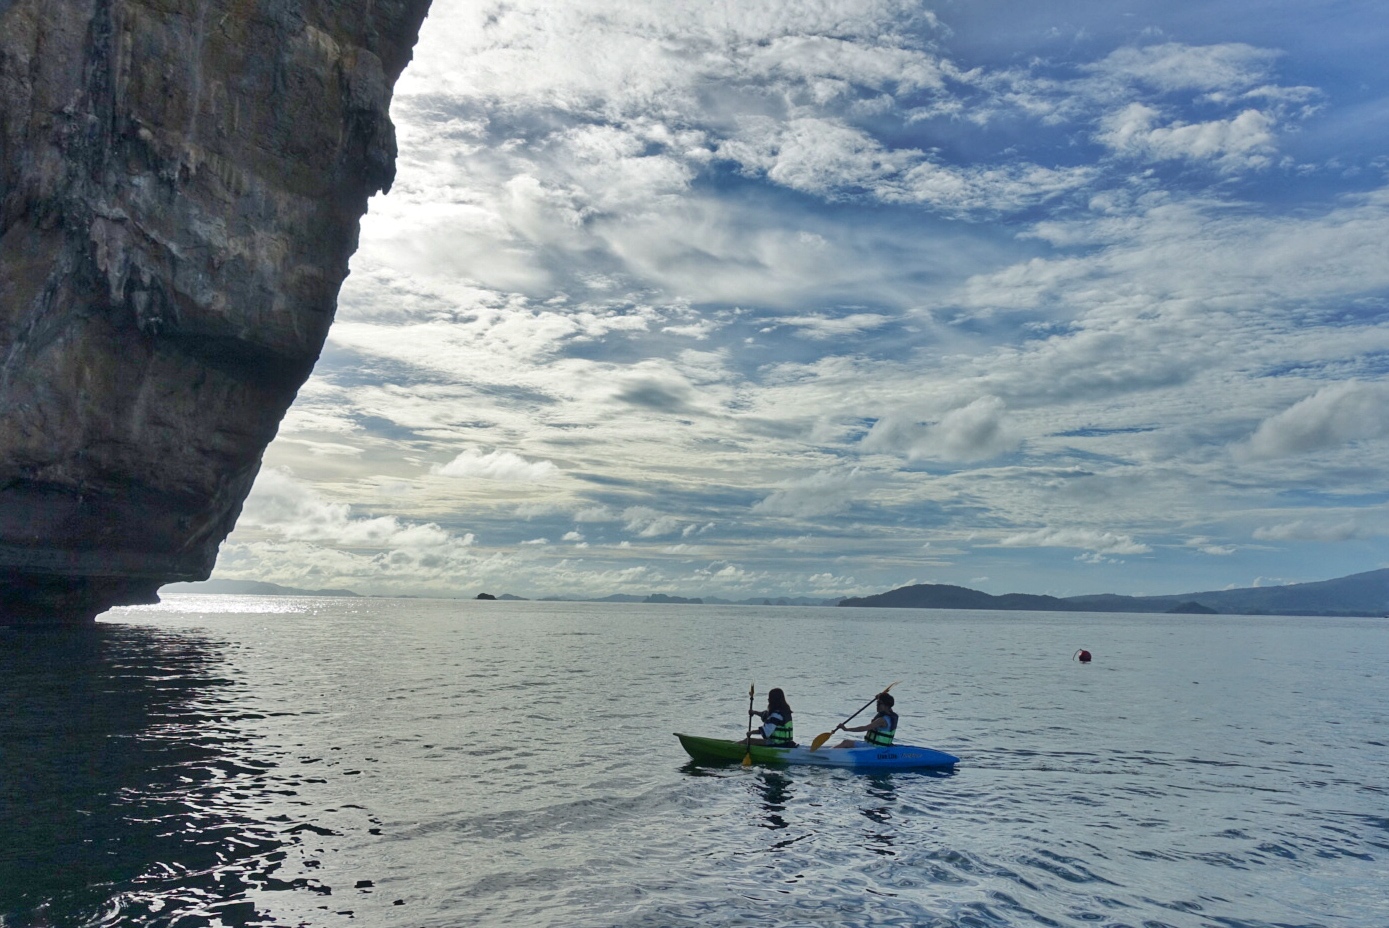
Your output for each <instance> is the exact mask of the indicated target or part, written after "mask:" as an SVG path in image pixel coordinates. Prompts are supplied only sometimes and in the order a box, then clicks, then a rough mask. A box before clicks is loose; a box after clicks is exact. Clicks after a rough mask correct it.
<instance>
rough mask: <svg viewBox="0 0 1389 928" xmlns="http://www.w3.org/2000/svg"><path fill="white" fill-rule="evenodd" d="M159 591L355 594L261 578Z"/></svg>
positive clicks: (170, 585) (168, 587) (175, 586)
mask: <svg viewBox="0 0 1389 928" xmlns="http://www.w3.org/2000/svg"><path fill="white" fill-rule="evenodd" d="M159 592H160V593H164V594H178V593H197V594H204V595H212V596H357V595H358V594H356V593H354V592H352V591H351V590H301V589H299V588H297V587H292V586H280V585H279V584H278V583H266V582H264V581H263V580H200V581H198V582H197V583H168V584H165V585H164V586H162V587H160V588H159Z"/></svg>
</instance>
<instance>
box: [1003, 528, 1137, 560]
mask: <svg viewBox="0 0 1389 928" xmlns="http://www.w3.org/2000/svg"><path fill="white" fill-rule="evenodd" d="M998 544H999V545H1000V546H1001V547H1004V548H1084V549H1086V550H1087V551H1090V552H1092V553H1093V554H1147V553H1148V552H1150V551H1152V548H1150V547H1149V546H1147V545H1145V544H1143V543H1142V542H1137V541H1134V540H1133V538H1132V537H1131V536H1129V535H1125V534H1122V533H1119V532H1105V531H1099V530H1096V529H1086V528H1059V529H1058V528H1043V529H1037V530H1036V531H1033V532H1022V533H1019V534H1017V535H1009V536H1008V537H1006V538H1004V539H1002V540H1001V541H999V543H998Z"/></svg>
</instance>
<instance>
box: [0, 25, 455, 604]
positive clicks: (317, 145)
mask: <svg viewBox="0 0 1389 928" xmlns="http://www.w3.org/2000/svg"><path fill="white" fill-rule="evenodd" d="M428 5H429V2H428V0H0V624H16V623H26V622H87V621H90V620H91V619H92V618H93V617H94V616H95V615H96V614H97V613H99V612H101V611H103V610H105V609H107V608H109V607H110V606H112V605H117V604H124V603H139V602H152V601H155V591H156V590H157V589H158V588H159V586H160V585H161V584H163V583H167V582H170V581H174V580H195V579H203V578H205V577H207V576H208V574H209V573H210V572H211V569H212V565H213V562H214V560H215V558H216V554H217V548H218V546H219V545H220V544H221V542H222V540H223V538H225V537H226V535H227V533H228V532H230V531H231V529H232V527H233V525H234V524H235V522H236V518H237V516H238V515H239V513H240V510H241V504H242V501H243V500H244V499H245V497H246V494H247V493H248V492H249V490H250V488H251V483H252V481H253V480H254V479H255V476H256V472H257V470H258V469H259V467H260V460H261V455H262V453H263V452H264V450H265V446H266V445H267V444H268V443H269V442H270V440H271V439H272V438H273V437H274V435H275V432H276V429H277V427H278V425H279V422H280V419H281V418H282V417H283V415H284V413H285V411H286V410H287V409H288V408H289V405H290V403H291V402H292V401H293V400H294V396H295V393H296V392H297V391H298V389H299V387H300V386H301V385H302V384H303V382H304V380H305V379H306V378H307V377H308V375H309V373H310V371H311V370H312V369H313V365H314V362H315V361H316V360H317V358H318V354H319V352H320V350H321V349H322V346H323V340H324V338H325V336H326V335H327V332H328V326H329V324H330V322H331V321H332V318H333V313H334V309H335V307H336V303H337V295H338V289H339V287H340V286H341V284H342V281H343V278H344V277H345V276H346V275H347V265H348V259H349V257H350V256H351V255H352V253H353V251H354V250H355V249H356V246H357V230H358V222H359V220H360V218H361V216H362V214H363V213H364V212H365V211H366V205H367V199H368V197H370V196H371V195H372V194H373V193H375V192H377V191H378V190H385V189H388V188H389V186H390V184H391V180H392V178H393V176H394V170H395V151H396V149H395V136H394V131H393V129H392V126H391V123H390V119H389V115H388V108H389V105H390V98H391V92H392V88H393V87H394V85H395V81H396V78H397V77H399V75H400V73H401V71H402V70H403V69H404V67H405V65H406V63H407V62H408V61H409V58H410V52H411V49H412V48H413V46H414V44H415V40H416V38H417V36H418V33H419V27H420V24H421V22H422V20H423V18H424V15H425V12H426V10H427V8H428Z"/></svg>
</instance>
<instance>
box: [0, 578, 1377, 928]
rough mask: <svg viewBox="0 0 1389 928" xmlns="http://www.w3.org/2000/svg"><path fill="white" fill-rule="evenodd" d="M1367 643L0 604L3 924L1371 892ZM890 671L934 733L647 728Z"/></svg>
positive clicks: (923, 921)
mask: <svg viewBox="0 0 1389 928" xmlns="http://www.w3.org/2000/svg"><path fill="white" fill-rule="evenodd" d="M1082 647H1083V648H1086V649H1088V650H1090V651H1091V652H1092V653H1093V654H1094V656H1095V657H1094V662H1093V663H1091V664H1089V665H1082V664H1079V663H1077V662H1076V661H1074V660H1073V659H1072V656H1073V654H1074V653H1075V652H1076V650H1077V649H1079V648H1082ZM1387 660H1389V623H1387V622H1385V621H1384V620H1382V619H1381V620H1375V619H1326V618H1273V617H1231V616H1220V617H1206V616H1161V615H1095V614H1092V615H1072V614H1059V613H1055V614H1054V613H1024V612H1005V613H991V612H952V611H937V610H895V609H878V610H872V609H835V608H818V609H813V608H794V607H766V608H750V607H720V606H639V605H598V604H573V603H535V602H469V601H458V602H454V601H433V600H383V599H302V598H263V597H225V598H222V597H207V596H185V597H182V598H176V599H170V600H169V601H168V602H166V603H164V604H162V605H160V606H157V607H148V608H138V609H136V608H132V609H122V610H116V611H114V612H111V613H108V614H107V615H106V616H104V617H103V619H102V621H101V622H99V623H98V625H97V626H96V627H95V628H92V629H87V630H78V631H68V632H28V631H26V632H18V631H8V632H0V924H3V926H5V928H20V926H40V925H44V926H47V925H55V926H68V925H142V926H143V925H150V926H165V925H167V926H180V928H182V926H199V925H261V924H266V925H268V924H276V925H311V926H320V925H323V926H337V925H353V924H356V925H370V926H411V928H423V926H455V925H457V926H462V925H480V926H491V925H496V926H503V925H505V926H608V925H612V926H686V925H688V926H701V928H708V926H724V925H728V926H732V925H749V926H752V925H757V926H769V925H771V926H793V925H794V926H804V925H827V926H868V925H911V926H947V925H952V926H953V925H958V926H1022V925H1028V926H1034V925H1050V926H1080V925H1086V926H1147V928H1154V926H1178V928H1195V926H1221V928H1238V926H1245V928H1253V926H1259V928H1264V926H1320V925H1326V926H1348V928H1382V926H1387V925H1389V747H1386V744H1389V724H1387V723H1389V708H1386V707H1389V673H1386V670H1389V668H1387V667H1386V661H1387ZM894 681H898V682H896V685H895V687H894V688H893V691H892V692H893V694H894V695H895V696H896V697H897V708H898V710H899V711H900V713H901V716H902V722H901V729H900V735H899V737H900V739H901V740H903V741H907V742H911V743H914V744H923V745H927V746H930V747H935V748H939V749H941V750H944V751H948V752H950V753H952V754H955V755H958V756H959V757H960V758H961V762H960V764H959V766H958V767H957V768H956V769H955V770H954V771H953V772H947V773H942V772H934V773H933V772H910V773H890V774H877V775H865V774H855V773H850V772H846V771H842V770H833V769H823V768H789V769H780V770H778V769H766V768H760V767H750V768H743V767H741V766H737V765H734V766H731V767H703V766H698V765H695V764H693V763H691V762H690V759H689V758H688V757H686V756H685V755H684V754H683V753H682V751H681V749H680V746H679V743H678V742H677V741H676V739H675V738H673V737H672V736H671V735H672V732H676V731H681V732H688V733H692V734H699V735H709V736H722V737H728V738H738V737H741V736H742V735H743V734H744V733H745V731H746V725H747V708H748V689H749V687H750V686H755V687H756V694H757V695H756V704H757V706H758V707H762V706H763V705H765V702H764V696H763V694H765V692H766V690H767V689H769V688H771V687H773V686H779V687H782V688H783V689H785V691H786V694H787V697H788V699H789V700H790V702H791V704H792V706H793V707H794V709H795V725H796V734H797V737H798V739H799V740H801V741H802V742H808V741H810V740H811V739H812V738H813V737H814V736H815V735H816V734H817V733H819V732H822V731H829V730H830V729H831V728H833V727H834V725H835V724H836V723H837V722H839V721H842V720H843V719H844V718H845V717H846V716H848V715H849V714H850V713H852V712H853V711H854V710H855V709H857V708H858V707H859V706H861V705H862V704H863V703H864V702H866V701H868V700H869V699H870V698H871V697H872V696H873V695H874V693H876V692H877V691H878V690H880V689H881V688H882V687H884V686H886V685H887V684H889V683H893V682H894ZM866 718H867V716H866V715H865V716H861V717H860V720H863V719H866Z"/></svg>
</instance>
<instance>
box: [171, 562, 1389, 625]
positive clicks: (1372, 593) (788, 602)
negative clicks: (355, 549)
mask: <svg viewBox="0 0 1389 928" xmlns="http://www.w3.org/2000/svg"><path fill="white" fill-rule="evenodd" d="M160 592H161V593H212V594H222V595H242V596H246V595H250V596H358V595H359V594H357V593H354V592H353V591H352V590H343V589H333V590H304V589H298V588H296V587H289V586H280V585H279V584H277V583H266V582H263V581H257V580H204V581H202V582H199V583H171V584H169V585H167V586H165V587H164V588H163V589H162V590H161V591H160ZM465 595H466V594H463V593H461V592H460V593H459V595H458V598H460V599H461V598H464V597H465ZM402 598H413V597H402ZM474 598H475V599H476V600H483V601H502V602H527V601H528V600H527V599H526V598H525V597H523V596H516V595H514V594H512V593H503V594H501V595H500V596H494V595H493V594H491V593H478V594H476V596H475V597H474ZM539 601H540V602H588V603H634V604H638V605H680V606H701V605H707V606H857V607H867V608H897V609H993V610H1000V611H1034V612H1135V613H1167V614H1172V615H1318V616H1385V617H1389V568H1384V569H1381V570H1371V571H1366V572H1365V573H1359V574H1351V575H1350V576H1348V577H1340V578H1338V579H1336V580H1320V581H1316V582H1312V583H1294V584H1289V585H1286V586H1260V587H1247V588H1244V589H1237V590H1208V591H1206V592H1204V593H1178V594H1176V595H1172V596H1121V595H1118V594H1116V593H1097V594H1092V595H1088V596H1066V597H1058V596H1043V595H1037V594H1033V593H1005V594H1003V595H1001V596H994V595H992V594H989V593H983V592H980V591H979V590H971V589H969V588H968V587H963V586H951V585H949V584H942V583H920V584H916V585H913V586H904V587H899V588H897V589H895V590H888V591H887V592H886V593H876V594H873V595H871V596H854V597H850V598H848V599H816V598H813V597H808V596H797V597H784V596H783V597H779V598H777V599H769V598H765V597H754V598H752V599H742V600H728V599H719V598H717V597H712V596H705V597H686V596H675V595H672V594H669V593H650V594H648V595H646V596H641V595H637V594H632V593H614V594H613V595H611V596H604V597H601V598H600V597H583V596H572V597H571V596H546V597H543V598H541V599H540V600H539Z"/></svg>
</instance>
